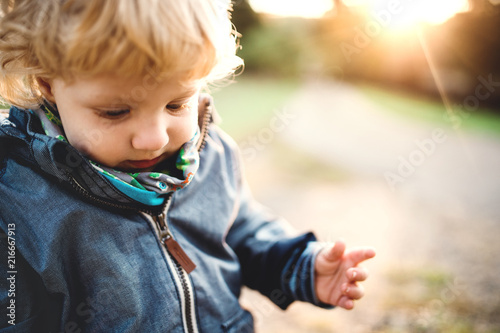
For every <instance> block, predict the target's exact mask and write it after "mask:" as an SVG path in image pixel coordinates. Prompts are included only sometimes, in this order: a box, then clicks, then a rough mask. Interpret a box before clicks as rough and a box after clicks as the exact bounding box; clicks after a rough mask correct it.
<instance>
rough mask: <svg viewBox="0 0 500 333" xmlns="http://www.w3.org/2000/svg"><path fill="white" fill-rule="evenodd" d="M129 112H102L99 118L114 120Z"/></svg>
mask: <svg viewBox="0 0 500 333" xmlns="http://www.w3.org/2000/svg"><path fill="white" fill-rule="evenodd" d="M129 112H130V110H107V111H105V110H103V111H101V116H102V117H104V118H110V119H115V118H120V117H123V116H125V115H126V114H128V113H129Z"/></svg>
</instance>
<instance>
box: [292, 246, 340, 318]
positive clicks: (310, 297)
mask: <svg viewBox="0 0 500 333" xmlns="http://www.w3.org/2000/svg"><path fill="white" fill-rule="evenodd" d="M323 247H324V245H322V244H320V243H319V242H316V241H313V242H309V243H308V244H307V246H306V248H305V249H304V251H302V253H297V252H296V253H294V254H293V255H292V257H291V258H290V260H289V261H288V262H287V264H286V265H285V269H284V270H283V276H282V277H283V278H282V288H283V290H284V291H285V293H287V294H289V295H291V297H292V299H294V300H298V301H303V302H309V303H312V304H314V305H316V306H319V307H321V308H324V309H332V308H334V306H332V305H329V304H325V303H322V302H320V301H319V300H318V298H317V296H316V292H315V290H316V288H315V283H314V262H315V260H316V256H317V255H318V253H319V251H320V250H321V249H322V248H323Z"/></svg>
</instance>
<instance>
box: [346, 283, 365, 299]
mask: <svg viewBox="0 0 500 333" xmlns="http://www.w3.org/2000/svg"><path fill="white" fill-rule="evenodd" d="M342 292H343V294H344V296H347V297H349V298H351V299H360V298H362V297H363V296H364V295H365V289H364V288H363V286H361V285H357V284H355V283H346V284H344V285H343V286H342Z"/></svg>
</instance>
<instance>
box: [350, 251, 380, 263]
mask: <svg viewBox="0 0 500 333" xmlns="http://www.w3.org/2000/svg"><path fill="white" fill-rule="evenodd" d="M349 257H350V259H351V260H352V261H353V262H354V265H357V264H359V263H360V262H362V261H365V260H367V259H370V258H373V257H375V249H373V248H371V247H364V248H359V249H353V250H351V251H349Z"/></svg>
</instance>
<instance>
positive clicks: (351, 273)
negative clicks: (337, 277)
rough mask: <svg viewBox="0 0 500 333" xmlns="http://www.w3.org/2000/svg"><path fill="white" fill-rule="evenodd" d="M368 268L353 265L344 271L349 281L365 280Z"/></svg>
mask: <svg viewBox="0 0 500 333" xmlns="http://www.w3.org/2000/svg"><path fill="white" fill-rule="evenodd" d="M368 275H369V273H368V270H367V269H366V268H364V267H359V266H358V267H353V268H349V269H348V270H347V271H346V276H347V279H348V280H349V281H351V282H360V281H365V280H366V279H367V278H368Z"/></svg>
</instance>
